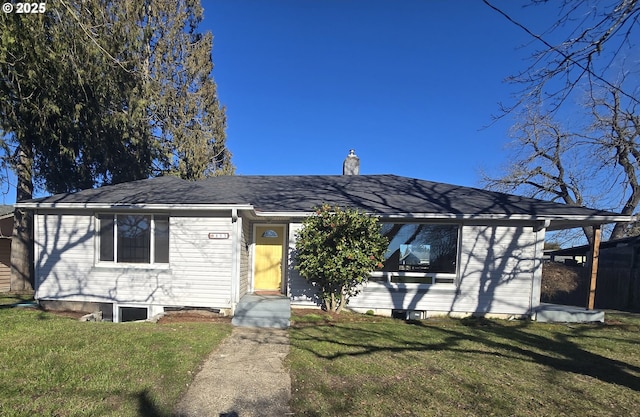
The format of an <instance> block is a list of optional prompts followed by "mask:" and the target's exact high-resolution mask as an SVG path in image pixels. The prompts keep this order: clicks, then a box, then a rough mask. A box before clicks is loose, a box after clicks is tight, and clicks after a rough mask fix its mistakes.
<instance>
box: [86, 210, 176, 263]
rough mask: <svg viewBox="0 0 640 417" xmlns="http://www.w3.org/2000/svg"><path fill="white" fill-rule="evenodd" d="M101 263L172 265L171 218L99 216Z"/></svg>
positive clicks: (136, 215)
mask: <svg viewBox="0 0 640 417" xmlns="http://www.w3.org/2000/svg"><path fill="white" fill-rule="evenodd" d="M98 224H99V233H98V247H99V251H98V253H99V256H98V260H99V261H100V262H114V263H134V264H153V263H169V216H166V215H158V214H146V215H141V214H100V215H99V216H98Z"/></svg>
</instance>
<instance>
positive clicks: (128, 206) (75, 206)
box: [16, 202, 253, 211]
mask: <svg viewBox="0 0 640 417" xmlns="http://www.w3.org/2000/svg"><path fill="white" fill-rule="evenodd" d="M16 207H17V208H25V209H32V210H33V209H35V210H37V209H66V210H79V209H80V210H81V209H91V210H118V209H121V210H187V211H202V210H232V209H236V210H252V209H253V206H252V205H251V204H145V203H42V202H24V203H16Z"/></svg>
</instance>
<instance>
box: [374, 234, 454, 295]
mask: <svg viewBox="0 0 640 417" xmlns="http://www.w3.org/2000/svg"><path fill="white" fill-rule="evenodd" d="M459 229H460V228H459V226H458V225H457V224H425V223H383V224H382V227H381V232H382V234H383V235H384V236H386V237H387V239H389V246H388V247H387V251H386V253H385V255H384V257H385V261H384V263H383V267H382V268H380V269H379V270H378V271H379V272H377V273H375V274H374V281H380V280H384V281H390V282H396V283H416V284H439V283H443V284H453V283H454V282H455V277H456V270H457V269H456V268H457V265H456V263H457V260H458V235H459Z"/></svg>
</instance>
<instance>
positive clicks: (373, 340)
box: [292, 318, 640, 391]
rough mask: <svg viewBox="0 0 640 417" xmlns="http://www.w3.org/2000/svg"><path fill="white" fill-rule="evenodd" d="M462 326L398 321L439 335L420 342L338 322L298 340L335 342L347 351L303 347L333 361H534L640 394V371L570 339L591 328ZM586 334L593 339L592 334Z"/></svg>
mask: <svg viewBox="0 0 640 417" xmlns="http://www.w3.org/2000/svg"><path fill="white" fill-rule="evenodd" d="M460 323H461V324H462V326H464V327H465V330H456V329H455V327H456V326H458V327H460V324H456V325H454V326H439V325H437V324H430V323H429V322H428V321H418V322H411V323H408V324H405V323H398V325H399V326H402V325H415V326H418V327H420V328H422V329H423V331H425V332H436V335H435V337H433V336H432V337H429V336H428V335H425V337H424V338H420V340H418V339H417V338H416V337H415V335H413V334H412V335H411V336H407V335H405V334H404V333H403V332H393V331H387V330H384V327H380V328H379V329H380V330H376V329H375V328H374V327H373V326H371V327H367V328H361V327H354V326H349V325H348V324H345V325H342V324H338V323H335V324H332V325H331V327H332V331H325V332H322V333H317V332H313V331H312V330H311V329H312V327H310V328H301V329H299V330H297V332H299V334H300V336H299V337H298V338H300V337H302V338H303V339H305V340H307V341H317V342H326V343H334V344H337V345H339V346H341V347H342V348H343V349H340V351H339V352H337V353H334V354H323V353H321V352H319V351H314V347H309V348H305V347H302V349H306V350H307V351H309V352H311V353H313V354H314V355H316V356H318V357H321V358H324V359H329V360H333V359H337V358H340V357H345V356H362V355H368V354H371V353H376V352H390V353H400V352H405V351H413V352H419V351H431V352H433V351H459V352H464V353H474V354H478V355H492V356H495V355H500V356H502V357H506V358H511V359H513V360H530V361H533V362H535V363H538V364H541V365H544V366H548V367H550V368H553V369H556V370H559V371H564V372H571V373H574V374H581V375H585V376H590V377H593V378H597V379H598V380H601V381H605V382H608V383H612V384H617V385H621V386H625V387H628V388H630V389H632V390H634V391H640V377H638V376H636V375H634V373H636V374H639V375H640V367H638V366H635V365H632V364H629V363H625V362H622V361H619V360H615V359H610V358H607V357H604V356H601V355H599V354H597V353H593V352H590V351H588V350H585V349H583V348H582V347H580V346H579V345H577V344H576V343H575V342H573V341H571V340H570V339H571V338H574V337H581V335H582V334H583V333H584V332H585V331H586V330H590V329H592V327H589V326H581V327H578V328H576V329H573V330H572V332H566V333H563V332H554V333H553V334H551V333H550V334H549V336H543V335H539V334H532V333H531V332H527V331H525V329H526V328H527V327H529V326H531V323H529V322H526V321H523V322H521V323H518V324H515V325H514V324H512V323H508V324H507V323H505V324H502V323H499V322H498V321H492V320H485V319H477V318H471V319H463V320H461V321H460ZM320 327H322V326H320ZM416 330H417V329H416ZM411 333H413V332H411ZM334 335H335V336H334ZM582 336H583V337H592V336H591V335H589V336H586V335H582ZM429 340H432V342H430V341H429ZM351 341H353V342H351ZM381 341H382V342H381ZM468 341H471V342H475V343H478V344H479V345H482V346H484V347H488V348H491V351H487V350H486V349H468V348H463V347H461V343H462V342H468ZM293 343H294V340H293V339H292V344H293ZM310 346H313V345H310Z"/></svg>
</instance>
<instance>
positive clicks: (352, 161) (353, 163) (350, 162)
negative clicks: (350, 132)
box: [342, 149, 360, 175]
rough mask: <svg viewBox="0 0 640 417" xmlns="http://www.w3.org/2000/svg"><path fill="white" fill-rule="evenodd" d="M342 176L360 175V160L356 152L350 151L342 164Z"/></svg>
mask: <svg viewBox="0 0 640 417" xmlns="http://www.w3.org/2000/svg"><path fill="white" fill-rule="evenodd" d="M342 175H360V158H358V156H357V155H356V151H355V150H353V149H351V150H350V151H349V155H347V157H346V159H345V160H344V163H343V164H342Z"/></svg>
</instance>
